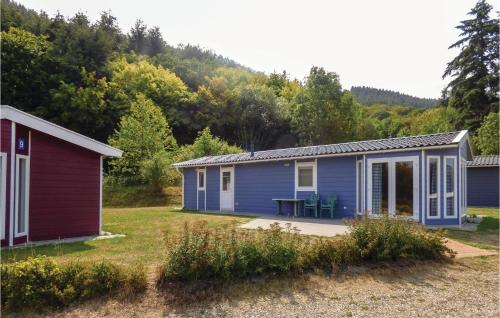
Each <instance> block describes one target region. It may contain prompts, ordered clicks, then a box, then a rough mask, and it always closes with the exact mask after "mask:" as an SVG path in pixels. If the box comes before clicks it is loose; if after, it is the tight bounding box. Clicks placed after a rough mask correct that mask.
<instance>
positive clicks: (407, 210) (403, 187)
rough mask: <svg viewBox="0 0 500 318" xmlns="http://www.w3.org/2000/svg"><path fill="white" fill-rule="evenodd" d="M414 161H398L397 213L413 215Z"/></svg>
mask: <svg viewBox="0 0 500 318" xmlns="http://www.w3.org/2000/svg"><path fill="white" fill-rule="evenodd" d="M413 183H414V182H413V161H400V162H396V211H395V212H396V215H399V216H408V217H410V216H413V212H414V211H413V199H414V198H413V192H414V189H413Z"/></svg>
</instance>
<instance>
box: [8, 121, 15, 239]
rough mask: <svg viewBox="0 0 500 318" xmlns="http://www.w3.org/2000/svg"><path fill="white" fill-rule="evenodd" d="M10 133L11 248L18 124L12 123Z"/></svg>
mask: <svg viewBox="0 0 500 318" xmlns="http://www.w3.org/2000/svg"><path fill="white" fill-rule="evenodd" d="M10 129H11V131H10V154H9V155H10V195H9V210H10V211H9V246H14V183H15V173H16V172H15V168H16V123H15V122H11V128H10Z"/></svg>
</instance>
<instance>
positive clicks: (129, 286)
mask: <svg viewBox="0 0 500 318" xmlns="http://www.w3.org/2000/svg"><path fill="white" fill-rule="evenodd" d="M1 272H2V280H1V289H2V299H1V300H2V305H5V306H6V307H7V308H9V309H10V310H14V311H15V310H19V309H22V308H28V307H30V308H35V309H37V308H43V307H47V306H52V307H59V306H63V305H68V304H70V303H72V302H75V301H78V300H82V299H87V298H91V297H94V296H96V295H106V294H111V293H113V292H118V291H120V290H123V291H125V292H126V293H127V294H137V293H139V292H142V291H144V290H145V288H146V285H147V281H146V273H145V270H144V267H142V266H138V267H130V268H124V267H120V266H117V265H114V264H111V263H108V262H105V261H101V262H97V263H92V264H80V263H70V264H67V265H63V266H59V265H57V264H56V263H55V262H54V261H53V260H51V259H50V258H48V257H45V256H41V257H30V258H28V259H26V260H24V261H20V262H16V263H12V264H6V265H2V267H1Z"/></svg>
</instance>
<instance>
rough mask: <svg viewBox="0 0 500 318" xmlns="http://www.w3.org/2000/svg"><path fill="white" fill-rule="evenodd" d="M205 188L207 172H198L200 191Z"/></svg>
mask: <svg viewBox="0 0 500 318" xmlns="http://www.w3.org/2000/svg"><path fill="white" fill-rule="evenodd" d="M204 188H205V171H198V189H204Z"/></svg>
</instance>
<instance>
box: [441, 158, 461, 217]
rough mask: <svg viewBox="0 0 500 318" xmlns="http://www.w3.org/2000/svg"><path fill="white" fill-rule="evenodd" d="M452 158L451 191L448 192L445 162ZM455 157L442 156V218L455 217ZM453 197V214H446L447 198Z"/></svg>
mask: <svg viewBox="0 0 500 318" xmlns="http://www.w3.org/2000/svg"><path fill="white" fill-rule="evenodd" d="M450 159H451V160H453V191H452V192H448V190H447V187H448V182H447V180H448V176H447V175H446V174H447V173H448V165H447V163H446V161H447V160H450ZM457 170H458V169H457V157H456V156H444V157H443V171H444V173H443V181H444V186H443V190H444V191H443V192H444V211H443V218H445V219H455V218H456V217H457V197H458V195H457ZM451 197H453V201H454V203H453V215H447V212H448V198H451Z"/></svg>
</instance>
